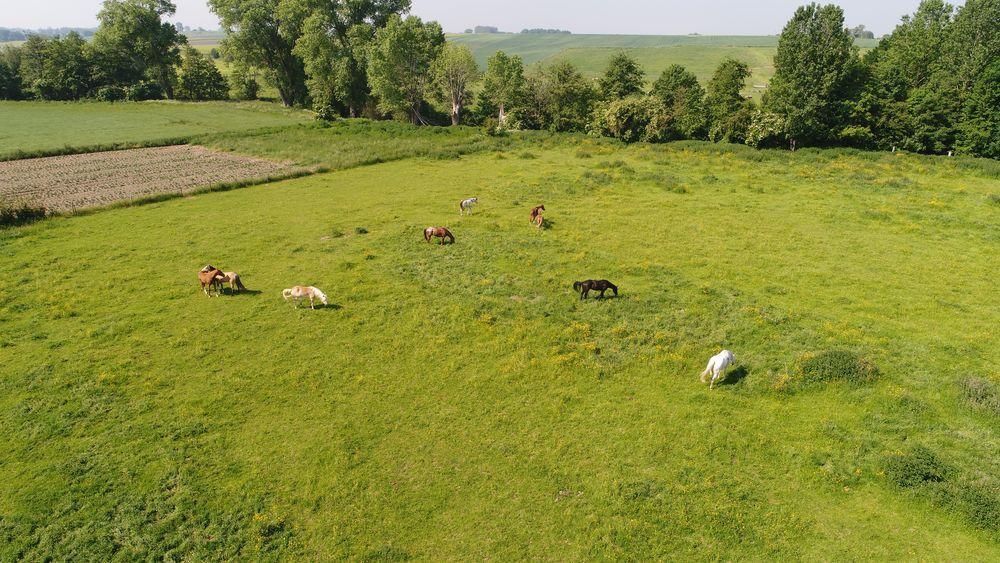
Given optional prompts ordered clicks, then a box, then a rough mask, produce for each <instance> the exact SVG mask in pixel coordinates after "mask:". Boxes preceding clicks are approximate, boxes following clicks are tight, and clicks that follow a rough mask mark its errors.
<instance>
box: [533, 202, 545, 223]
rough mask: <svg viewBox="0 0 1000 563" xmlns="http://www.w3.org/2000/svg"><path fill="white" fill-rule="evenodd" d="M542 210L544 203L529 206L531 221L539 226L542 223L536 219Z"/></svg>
mask: <svg viewBox="0 0 1000 563" xmlns="http://www.w3.org/2000/svg"><path fill="white" fill-rule="evenodd" d="M542 211H545V206H544V205H539V206H538V207H532V208H531V222H532V223H534V224H536V225H538V226H539V227H541V225H542V224H541V223H540V222H539V221H538V216H539V215H541V214H542Z"/></svg>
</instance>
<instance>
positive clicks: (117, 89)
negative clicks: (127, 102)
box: [94, 86, 125, 102]
mask: <svg viewBox="0 0 1000 563" xmlns="http://www.w3.org/2000/svg"><path fill="white" fill-rule="evenodd" d="M94 99H95V100H97V101H99V102H120V101H122V100H124V99H125V89H124V88H122V87H121V86H101V87H100V88H98V89H97V91H96V92H94Z"/></svg>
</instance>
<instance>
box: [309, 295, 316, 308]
mask: <svg viewBox="0 0 1000 563" xmlns="http://www.w3.org/2000/svg"><path fill="white" fill-rule="evenodd" d="M309 308H310V309H312V310H313V311H315V310H316V304H315V303H313V296H312V294H310V295H309Z"/></svg>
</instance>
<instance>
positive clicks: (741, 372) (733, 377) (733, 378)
mask: <svg viewBox="0 0 1000 563" xmlns="http://www.w3.org/2000/svg"><path fill="white" fill-rule="evenodd" d="M748 375H750V370H749V369H747V367H746V366H740V367H737V368H733V369H731V370H729V371H727V372H726V377H725V378H724V379H722V380H720V381H716V382H715V384H716V385H718V386H720V387H721V386H726V387H732V386H734V385H739V383H740V382H741V381H743V380H744V379H746V376H748Z"/></svg>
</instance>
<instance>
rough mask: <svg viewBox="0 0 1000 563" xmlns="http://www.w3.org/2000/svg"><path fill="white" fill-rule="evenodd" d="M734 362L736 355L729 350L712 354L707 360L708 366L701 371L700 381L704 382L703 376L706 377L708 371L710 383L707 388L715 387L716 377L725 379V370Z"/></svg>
mask: <svg viewBox="0 0 1000 563" xmlns="http://www.w3.org/2000/svg"><path fill="white" fill-rule="evenodd" d="M735 362H736V356H734V355H733V353H732V352H730V351H729V350H723V351H721V352H719V353H718V354H716V355H714V356H712V358H711V359H710V360H708V366H706V367H705V371H703V372H701V382H702V383H705V378H706V377H708V374H709V373H711V374H712V383H711V384H710V385H709V386H708V388H709V389H712V388H713V387H715V382H716V381H717V380H718V379H720V378H723V379H725V377H726V370H727V369H729V366H731V365H733V364H734V363H735Z"/></svg>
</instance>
